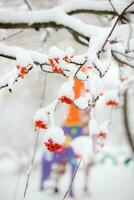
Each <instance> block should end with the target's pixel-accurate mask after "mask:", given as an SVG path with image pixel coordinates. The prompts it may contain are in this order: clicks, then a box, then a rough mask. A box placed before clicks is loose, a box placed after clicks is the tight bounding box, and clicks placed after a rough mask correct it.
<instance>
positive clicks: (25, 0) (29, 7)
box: [24, 0, 33, 10]
mask: <svg viewBox="0 0 134 200" xmlns="http://www.w3.org/2000/svg"><path fill="white" fill-rule="evenodd" d="M24 3H25V4H26V5H27V7H28V9H29V10H33V8H32V6H31V4H30V2H29V1H28V0H24Z"/></svg>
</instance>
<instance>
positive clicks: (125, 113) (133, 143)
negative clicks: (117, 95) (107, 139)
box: [123, 89, 134, 153]
mask: <svg viewBox="0 0 134 200" xmlns="http://www.w3.org/2000/svg"><path fill="white" fill-rule="evenodd" d="M127 110H128V89H127V90H126V91H125V93H124V106H123V113H124V124H125V129H126V136H127V139H128V143H129V145H130V147H131V150H132V152H133V153H134V141H133V138H132V133H131V131H130V127H129V121H128V113H127Z"/></svg>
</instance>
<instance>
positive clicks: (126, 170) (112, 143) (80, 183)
mask: <svg viewBox="0 0 134 200" xmlns="http://www.w3.org/2000/svg"><path fill="white" fill-rule="evenodd" d="M70 1H71V0H70ZM29 2H30V4H31V5H32V8H33V9H37V10H40V9H49V8H52V7H54V6H57V5H60V4H61V3H64V2H68V0H29ZM5 9H6V10H7V11H8V10H14V11H16V10H20V11H21V10H28V6H27V4H26V2H25V1H24V0H6V1H5V0H0V10H5ZM74 16H75V17H78V18H80V19H81V20H82V21H84V22H85V23H87V24H88V23H89V24H95V25H98V26H107V25H111V24H112V20H111V21H110V20H109V19H108V18H107V17H105V16H103V17H100V16H96V15H91V14H75V15H74ZM0 31H1V35H0V41H1V42H2V43H4V44H7V45H11V46H19V47H22V48H25V49H28V50H37V51H39V52H46V51H48V49H49V48H50V47H51V46H53V45H56V46H57V47H59V48H61V49H63V50H65V49H66V48H67V47H69V46H72V47H73V48H74V50H75V53H76V54H80V53H84V52H86V50H87V47H86V46H84V45H81V44H79V43H78V42H76V41H75V40H74V38H73V36H72V34H70V33H69V32H68V31H67V30H65V29H52V28H46V29H40V30H39V31H37V30H34V29H24V30H18V29H16V30H5V31H4V30H0ZM14 66H15V61H12V60H8V59H5V58H2V57H1V58H0V76H2V75H3V74H5V73H6V72H8V71H10V70H12V68H13V67H14ZM129 70H130V74H131V75H133V70H131V69H129ZM109 77H110V78H111V80H113V81H115V82H116V81H117V80H118V78H119V69H118V66H117V64H116V63H115V62H114V61H113V66H112V71H110V72H108V74H107V75H106V78H105V81H106V82H107V79H108V78H109ZM64 81H65V79H64V77H62V76H58V75H55V74H46V73H43V72H42V71H41V70H40V69H38V68H36V69H33V70H32V71H31V72H30V73H29V74H28V76H26V78H25V80H24V81H23V80H22V81H19V82H18V83H17V84H15V86H14V87H13V92H12V93H9V91H8V89H3V90H1V91H0V111H1V115H0V199H1V200H11V199H13V200H15V199H16V200H18V199H23V193H24V188H25V183H26V178H27V175H26V174H27V170H28V168H29V164H30V161H31V157H32V153H33V147H34V141H35V134H36V133H35V132H34V126H33V115H34V113H35V112H36V110H37V109H39V105H40V100H41V96H42V92H43V90H44V88H45V96H44V101H43V106H44V107H45V106H46V105H48V104H49V103H50V102H52V101H53V100H54V99H55V98H56V95H57V92H58V89H59V87H60V85H61V83H63V82H64ZM128 97H129V101H128V103H129V108H128V109H127V113H128V116H129V126H130V130H131V139H133V137H134V135H133V134H134V131H133V119H134V114H133V113H134V112H133V111H134V108H133V100H134V93H133V87H132V88H131V89H130V91H129V95H128ZM101 105H102V102H101V101H100V102H99V103H98V104H97V108H98V109H97V111H96V118H97V120H98V121H99V122H100V123H101V121H103V120H104V119H106V118H107V116H109V112H110V111H109V110H108V109H104V107H102V106H101ZM68 110H69V106H67V105H60V106H59V107H58V109H57V111H56V123H57V125H59V126H63V124H64V122H65V120H66V118H67V113H68ZM123 113H124V112H123V106H122V105H121V106H119V107H117V108H113V111H112V124H111V126H110V137H109V139H108V141H107V143H106V146H105V147H104V148H103V149H102V150H101V151H100V152H98V153H97V154H96V155H94V154H93V152H92V150H91V148H90V144H89V151H87V152H86V153H88V154H87V155H86V156H87V158H89V160H90V162H89V163H90V164H89V165H87V168H86V169H85V168H84V165H81V166H80V169H79V170H78V173H77V176H76V178H75V181H74V186H73V188H74V193H75V198H76V199H82V198H85V199H86V198H87V199H91V200H106V199H107V200H133V199H134V189H133V187H134V160H133V153H134V152H133V149H132V146H131V145H130V140H129V139H130V138H129V137H128V134H127V130H126V126H125V120H124V114H123ZM80 116H81V117H80V119H81V122H82V127H83V130H84V131H83V132H84V134H85V135H88V120H89V112H88V111H85V112H84V111H82V112H81V113H80ZM80 144H81V143H80ZM77 145H78V149H81V151H84V152H85V149H84V146H81V145H79V142H78V144H76V146H77ZM74 146H75V145H74ZM85 146H86V147H87V146H88V145H87V144H86V145H85ZM43 151H44V146H43V135H42V134H40V136H39V144H38V149H37V154H36V157H35V162H34V165H33V171H32V174H31V177H30V181H29V187H28V191H27V195H26V199H28V200H37V199H38V200H43V199H45V198H48V199H50V200H51V199H62V198H63V196H64V194H65V192H66V190H67V188H68V185H69V183H70V179H71V175H70V164H69V163H68V164H67V165H66V166H65V168H66V170H65V171H66V172H65V173H63V174H62V175H60V180H59V183H58V189H59V193H56V194H54V193H53V192H52V191H51V190H50V191H48V190H44V191H40V190H39V188H40V180H41V174H42V171H41V169H42V166H41V160H42V154H43ZM87 169H88V170H89V173H88V180H87V183H86V184H87V188H88V190H89V191H88V192H84V189H83V187H84V185H85V171H86V170H87ZM48 184H50V186H51V185H54V184H55V183H53V180H52V179H51V180H49V181H48ZM70 198H71V197H69V196H68V197H67V199H70Z"/></svg>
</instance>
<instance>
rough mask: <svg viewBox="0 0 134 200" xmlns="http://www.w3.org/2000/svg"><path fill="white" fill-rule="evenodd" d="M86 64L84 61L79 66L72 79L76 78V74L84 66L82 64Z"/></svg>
mask: <svg viewBox="0 0 134 200" xmlns="http://www.w3.org/2000/svg"><path fill="white" fill-rule="evenodd" d="M86 62H87V60H85V61H84V62H83V63H82V64H81V65H80V67H79V68H78V69H77V70H76V72H75V74H74V77H76V76H77V74H78V72H79V71H80V69H81V68H82V67H83V66H84V64H85V63H86Z"/></svg>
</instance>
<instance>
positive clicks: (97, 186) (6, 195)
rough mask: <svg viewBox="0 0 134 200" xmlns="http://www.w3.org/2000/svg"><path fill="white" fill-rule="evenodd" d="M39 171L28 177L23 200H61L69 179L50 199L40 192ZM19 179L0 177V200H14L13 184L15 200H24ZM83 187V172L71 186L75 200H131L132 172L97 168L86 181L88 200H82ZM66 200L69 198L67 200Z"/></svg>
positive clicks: (106, 166)
mask: <svg viewBox="0 0 134 200" xmlns="http://www.w3.org/2000/svg"><path fill="white" fill-rule="evenodd" d="M39 177H40V176H39V169H38V170H36V171H34V172H33V173H32V176H31V180H30V184H29V188H28V193H27V197H26V200H44V199H49V200H53V199H55V200H62V198H63V196H64V193H65V192H66V189H67V185H68V180H69V176H68V174H66V175H64V176H63V177H62V178H61V181H60V190H61V194H60V195H49V194H47V193H45V192H39V191H38V187H39ZM18 178H19V177H18V176H16V175H13V174H10V173H9V174H4V173H1V174H0V199H1V200H11V199H13V200H14V191H15V187H16V184H17V185H18V190H17V193H16V198H15V199H16V200H21V199H23V191H24V183H25V178H26V176H25V175H21V176H20V180H19V181H18ZM82 185H83V176H82V172H79V174H78V176H77V177H76V180H75V183H74V186H75V193H76V196H77V198H76V199H80V200H82V199H90V200H133V199H134V189H133V186H134V171H133V168H132V167H124V166H123V167H121V166H113V165H97V166H95V167H94V169H93V170H92V173H91V178H90V180H89V188H90V191H91V196H82V193H81V189H82ZM67 199H69V198H67Z"/></svg>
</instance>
